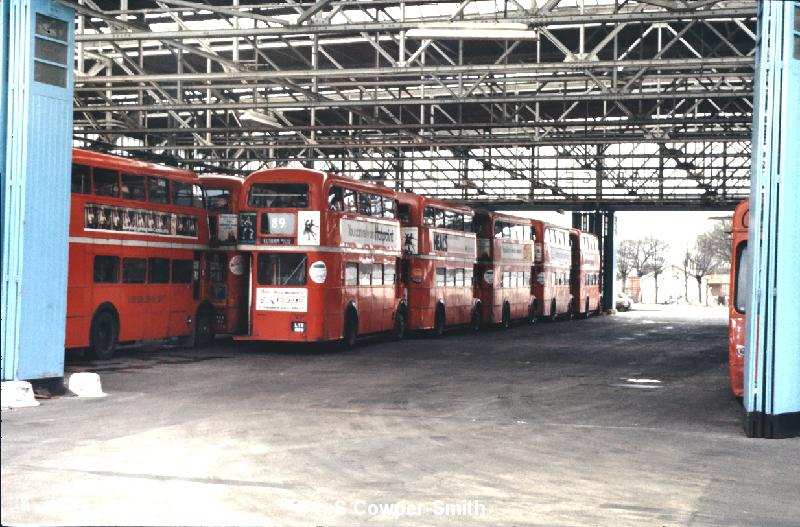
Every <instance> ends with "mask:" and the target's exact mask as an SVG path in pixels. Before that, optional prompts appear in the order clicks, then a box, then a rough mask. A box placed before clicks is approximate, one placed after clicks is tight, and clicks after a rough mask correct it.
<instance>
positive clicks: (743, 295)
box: [728, 201, 750, 397]
mask: <svg viewBox="0 0 800 527" xmlns="http://www.w3.org/2000/svg"><path fill="white" fill-rule="evenodd" d="M749 222H750V202H749V201H742V202H741V203H739V204H738V205H737V206H736V210H735V211H734V213H733V232H732V235H733V241H732V251H731V257H732V259H731V279H730V284H731V293H732V294H731V301H730V302H729V303H728V367H729V374H730V384H731V391H732V392H733V395H734V396H736V397H742V395H743V394H744V337H745V322H746V320H745V319H746V313H745V301H746V299H747V294H748V293H747V288H748V287H749V284H748V276H749V275H750V269H749V268H748V267H749V263H748V262H749V260H748V256H747V236H748V235H747V229H748V226H749Z"/></svg>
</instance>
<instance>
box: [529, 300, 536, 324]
mask: <svg viewBox="0 0 800 527" xmlns="http://www.w3.org/2000/svg"><path fill="white" fill-rule="evenodd" d="M528 323H529V324H536V308H535V307H534V305H533V304H531V305H529V306H528Z"/></svg>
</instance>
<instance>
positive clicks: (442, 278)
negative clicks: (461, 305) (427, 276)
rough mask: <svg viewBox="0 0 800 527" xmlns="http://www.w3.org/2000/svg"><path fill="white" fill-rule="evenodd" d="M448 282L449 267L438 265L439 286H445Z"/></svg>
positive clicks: (437, 277)
mask: <svg viewBox="0 0 800 527" xmlns="http://www.w3.org/2000/svg"><path fill="white" fill-rule="evenodd" d="M446 283H447V269H445V268H444V267H437V268H436V285H437V286H438V287H444V286H445V284H446Z"/></svg>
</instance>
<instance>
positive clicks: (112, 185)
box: [93, 168, 119, 198]
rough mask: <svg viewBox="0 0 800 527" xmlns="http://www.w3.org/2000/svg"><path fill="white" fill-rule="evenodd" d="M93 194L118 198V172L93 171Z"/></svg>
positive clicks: (99, 169) (96, 169)
mask: <svg viewBox="0 0 800 527" xmlns="http://www.w3.org/2000/svg"><path fill="white" fill-rule="evenodd" d="M93 172H94V193H95V194H96V195H98V196H110V197H113V198H118V197H119V172H117V171H116V170H108V169H107V168H95V169H94V171H93Z"/></svg>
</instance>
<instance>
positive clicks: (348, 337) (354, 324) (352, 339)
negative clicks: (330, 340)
mask: <svg viewBox="0 0 800 527" xmlns="http://www.w3.org/2000/svg"><path fill="white" fill-rule="evenodd" d="M357 338H358V315H357V314H356V312H355V311H354V310H352V309H349V310H347V314H346V315H345V317H344V332H343V333H342V346H343V347H344V348H345V349H351V348H353V347H354V346H355V345H356V339H357Z"/></svg>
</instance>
